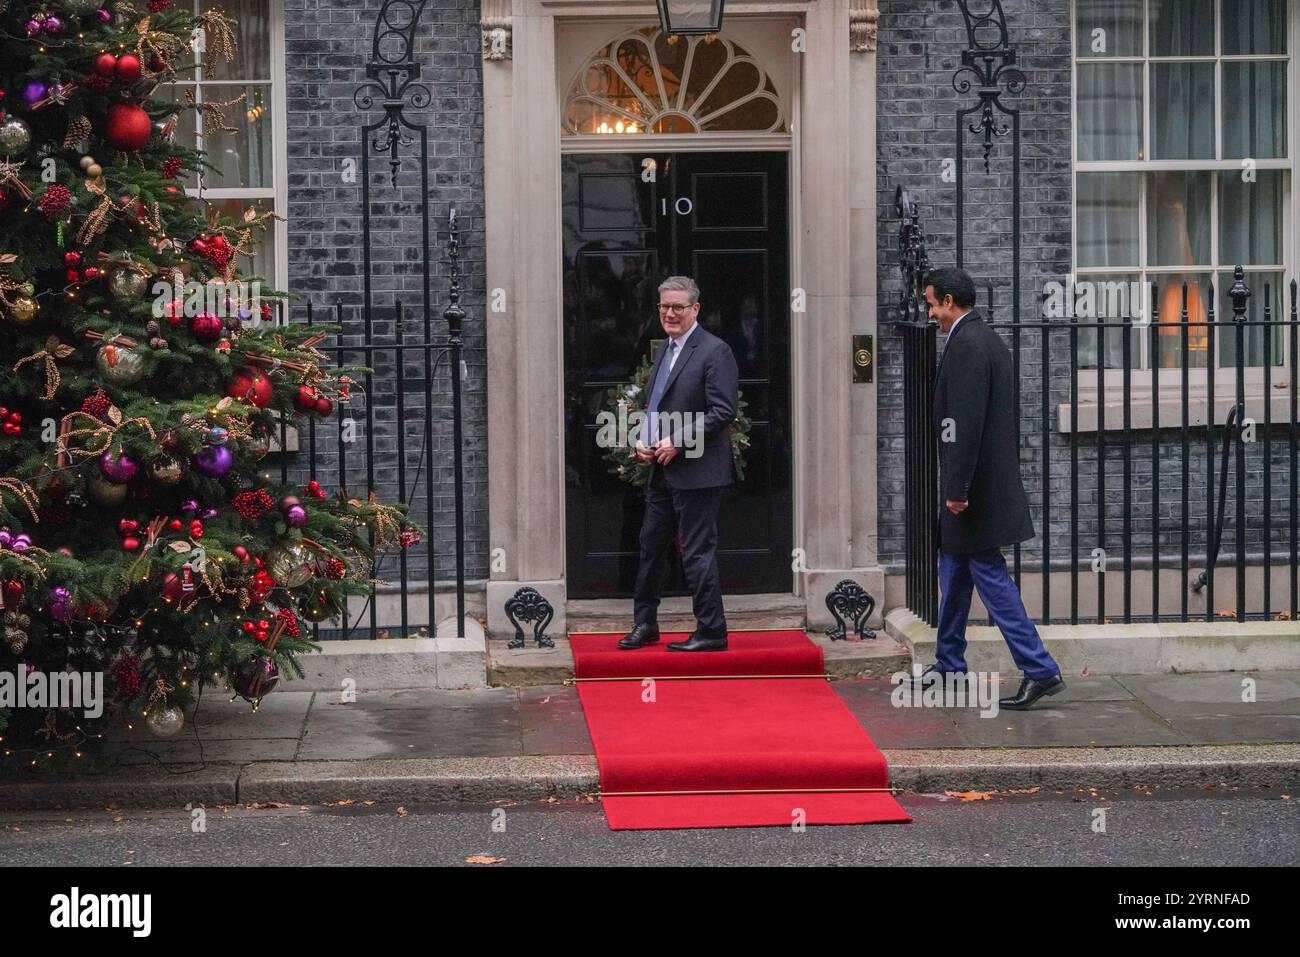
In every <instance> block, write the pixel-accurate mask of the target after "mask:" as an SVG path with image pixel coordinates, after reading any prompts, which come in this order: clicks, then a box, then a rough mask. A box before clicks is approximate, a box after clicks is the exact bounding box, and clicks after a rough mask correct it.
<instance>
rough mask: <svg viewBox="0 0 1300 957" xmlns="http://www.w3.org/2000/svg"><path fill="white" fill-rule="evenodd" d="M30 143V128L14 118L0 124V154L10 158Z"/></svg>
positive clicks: (7, 118) (6, 119) (11, 117)
mask: <svg viewBox="0 0 1300 957" xmlns="http://www.w3.org/2000/svg"><path fill="white" fill-rule="evenodd" d="M31 143H32V128H31V127H30V126H28V125H27V124H26V123H25V122H24V121H22V120H20V119H19V118H18V117H16V116H9V117H6V118H5V121H4V122H3V123H0V153H3V154H4V155H5V156H12V155H13V154H14V153H21V152H23V151H24V150H26V149H27V147H28V146H30V145H31Z"/></svg>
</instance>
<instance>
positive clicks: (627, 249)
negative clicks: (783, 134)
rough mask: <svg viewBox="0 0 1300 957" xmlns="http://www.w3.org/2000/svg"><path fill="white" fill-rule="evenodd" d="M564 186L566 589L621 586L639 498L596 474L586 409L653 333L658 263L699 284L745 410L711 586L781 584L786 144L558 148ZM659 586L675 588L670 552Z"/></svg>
mask: <svg viewBox="0 0 1300 957" xmlns="http://www.w3.org/2000/svg"><path fill="white" fill-rule="evenodd" d="M563 188H564V262H563V268H564V374H565V449H566V462H565V466H566V469H565V471H566V485H567V506H566V510H567V516H566V520H567V541H568V594H569V596H570V597H573V598H595V597H606V598H610V597H625V596H629V595H631V593H632V586H633V582H634V580H635V576H636V566H637V535H638V533H639V531H640V528H641V513H642V507H643V505H642V499H641V495H640V493H639V491H635V490H633V489H631V488H630V486H628V485H627V484H625V483H624V482H623V481H622V480H621V479H619V478H618V477H617V476H615V475H613V474H611V472H610V463H609V462H608V461H607V460H606V459H605V458H604V455H605V451H606V450H605V449H603V448H600V447H599V446H598V444H597V434H598V431H599V428H600V421H599V420H598V418H597V416H598V414H599V413H600V412H601V411H602V409H603V408H604V407H605V400H606V395H607V393H608V390H609V389H610V388H611V387H613V386H616V385H620V384H624V383H627V382H630V381H631V379H632V376H633V373H634V371H635V370H636V368H637V366H638V365H639V364H640V362H641V361H642V360H643V359H645V358H646V357H647V356H650V355H652V354H653V350H654V349H656V348H658V346H659V345H660V344H661V342H662V341H663V339H664V338H665V334H664V331H663V328H662V327H661V326H660V325H659V318H658V313H657V311H656V303H657V302H658V289H657V286H658V284H659V283H660V282H661V281H663V279H665V278H666V277H668V276H671V275H687V276H690V277H692V278H693V279H695V281H696V282H697V283H698V284H699V286H700V302H701V309H700V316H699V321H700V323H701V324H702V325H703V326H704V327H705V328H706V329H708V330H709V331H710V332H712V333H714V334H715V335H717V336H719V337H720V338H722V339H723V340H725V341H726V342H727V343H728V344H729V345H730V346H731V347H732V349H733V350H734V352H735V354H736V362H737V364H738V365H739V367H740V389H741V397H742V399H743V400H744V401H745V402H746V403H747V405H746V407H745V414H746V415H747V416H748V417H749V418H750V419H751V420H752V422H753V431H752V433H751V436H750V438H751V444H750V448H749V449H748V451H747V453H746V455H745V477H744V480H743V481H742V482H740V483H739V484H738V485H736V486H735V487H733V488H731V489H729V490H728V492H727V493H726V496H725V497H724V499H723V504H722V517H721V528H720V534H721V543H720V548H719V555H718V559H719V564H720V566H721V573H722V588H723V591H724V592H727V593H739V592H787V591H789V590H790V588H791V582H792V572H791V564H790V562H791V558H790V552H791V547H792V538H793V532H792V517H793V496H792V490H791V480H790V476H791V459H790V457H791V439H790V363H789V355H790V349H789V344H790V324H789V304H790V288H789V287H790V283H789V241H790V237H789V224H788V208H789V207H788V201H789V200H788V195H787V189H788V157H787V154H785V153H777V152H771V153H767V152H764V153H758V152H754V153H744V152H742V153H659V154H649V153H635V154H591V155H585V154H584V155H568V156H565V157H564V159H563ZM667 591H668V593H672V592H680V593H685V591H686V589H685V583H684V581H683V580H682V578H681V570H680V566H679V565H678V564H677V562H676V558H675V555H674V562H673V570H672V572H671V578H670V580H669V582H668V584H667Z"/></svg>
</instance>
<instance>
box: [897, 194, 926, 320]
mask: <svg viewBox="0 0 1300 957" xmlns="http://www.w3.org/2000/svg"><path fill="white" fill-rule="evenodd" d="M894 208H895V209H896V210H897V211H898V218H899V221H900V225H899V232H898V268H899V270H900V271H901V272H902V274H903V293H902V296H901V298H900V299H899V303H898V308H899V312H900V313H901V314H900V316H899V319H898V321H899V322H910V323H914V324H918V325H923V324H925V323H926V322H928V321H929V318H928V316H927V310H926V308H925V277H926V274H927V273H929V271H930V260H929V257H928V256H927V255H926V252H925V231H924V230H923V229H922V228H921V207H920V206H919V204H918V203H917V202H916V200H915V199H913V198H912V194H911V193H909V192H908V191H907V190H905V189H903V187H902V186H899V187H898V189H897V191H896V192H895V194H894Z"/></svg>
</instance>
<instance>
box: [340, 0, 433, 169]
mask: <svg viewBox="0 0 1300 957" xmlns="http://www.w3.org/2000/svg"><path fill="white" fill-rule="evenodd" d="M428 2H429V0H384V6H383V8H382V9H381V10H380V11H379V19H378V20H376V21H375V39H374V45H373V46H372V48H371V52H370V62H369V63H367V64H366V76H367V77H369V78H370V79H368V80H366V81H365V82H364V83H362V84H361V85H360V86H358V87H357V88H356V90H355V91H354V92H353V94H352V102H353V103H355V104H356V105H357V108H358V109H361V110H372V109H374V106H375V101H376V99H378V100H379V104H380V106H382V107H383V110H384V118H383V119H381V120H380V121H379V124H378V126H379V127H380V128H381V131H380V132H379V133H378V135H376V137H375V139H374V140H373V141H372V143H371V145H372V146H373V147H374V150H375V152H376V153H387V154H388V165H389V168H390V169H391V170H392V178H393V185H394V186H396V185H397V171H398V170H399V169H401V168H402V160H401V158H400V157H399V156H398V155H397V153H398V147H401V146H411V145H412V144H413V143H414V142H415V140H413V139H412V138H411V137H409V136H404V135H403V134H402V127H406V128H407V129H411V130H414V129H416V128H417V127H416V126H415V125H414V124H412V123H411V122H410V120H408V119H407V118H406V116H405V112H406V108H407V107H408V106H409V107H410V108H411V109H415V110H419V109H423V108H424V107H426V106H428V105H429V103H430V102H432V100H433V93H432V92H431V91H430V90H429V88H428V87H427V86H425V85H424V84H423V83H420V82H417V81H418V80H419V78H420V64H419V61H418V60H417V59H416V55H415V32H416V30H417V29H418V27H419V25H420V15H421V14H422V13H424V8H425V5H426V4H427V3H428Z"/></svg>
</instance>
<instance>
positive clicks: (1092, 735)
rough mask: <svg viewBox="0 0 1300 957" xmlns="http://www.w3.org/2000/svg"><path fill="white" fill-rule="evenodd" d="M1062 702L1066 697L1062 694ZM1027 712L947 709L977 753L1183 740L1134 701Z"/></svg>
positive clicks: (1054, 705)
mask: <svg viewBox="0 0 1300 957" xmlns="http://www.w3.org/2000/svg"><path fill="white" fill-rule="evenodd" d="M1062 697H1064V694H1062ZM1047 700H1048V701H1051V702H1052V703H1051V704H1049V705H1044V704H1043V703H1042V702H1039V703H1038V704H1037V705H1035V706H1034V707H1033V708H1032V709H1031V710H1029V711H998V713H997V714H996V715H993V716H992V717H982V716H981V713H980V712H979V711H977V710H974V709H970V708H961V709H958V708H953V709H948V710H949V711H950V712H951V714H952V717H953V721H954V723H955V724H956V725H957V729H958V730H959V731H960V732H961V733H962V735H963V736H964V737H965V738H966V739H967V740H968V741H969V742H970V744H971V746H973V747H975V748H1012V747H1020V748H1032V747H1040V748H1047V747H1118V746H1121V745H1137V746H1147V745H1179V744H1187V743H1188V742H1187V739H1186V738H1185V737H1184V736H1183V735H1181V734H1180V733H1179V732H1178V731H1177V730H1175V729H1174V728H1171V727H1169V726H1168V725H1167V724H1166V723H1165V722H1163V721H1162V720H1161V719H1160V718H1158V717H1157V716H1155V715H1153V714H1151V713H1150V712H1149V711H1147V710H1146V709H1145V708H1143V707H1142V705H1141V704H1140V703H1139V702H1136V701H1062V702H1060V703H1057V702H1056V701H1055V699H1047Z"/></svg>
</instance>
